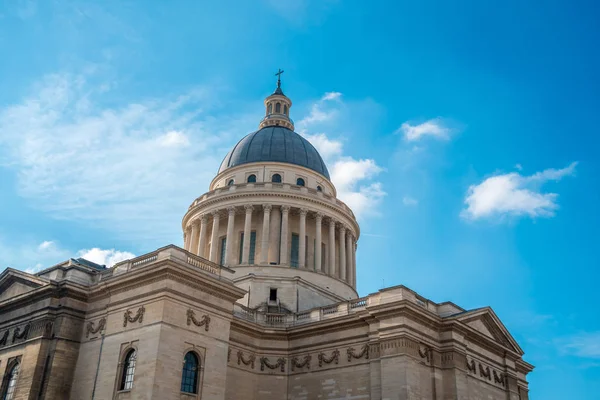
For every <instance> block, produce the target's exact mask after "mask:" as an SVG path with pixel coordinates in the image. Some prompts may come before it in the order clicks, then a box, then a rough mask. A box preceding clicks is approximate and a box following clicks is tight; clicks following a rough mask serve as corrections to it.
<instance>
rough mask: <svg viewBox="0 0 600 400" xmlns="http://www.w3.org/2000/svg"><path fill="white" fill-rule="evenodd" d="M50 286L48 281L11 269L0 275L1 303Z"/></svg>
mask: <svg viewBox="0 0 600 400" xmlns="http://www.w3.org/2000/svg"><path fill="white" fill-rule="evenodd" d="M46 284H48V282H47V281H45V280H43V279H40V278H39V277H37V276H35V275H31V274H28V273H26V272H22V271H17V270H14V269H11V268H8V269H6V270H5V271H4V272H3V273H2V274H0V302H2V301H5V300H9V299H12V298H14V297H16V296H19V295H22V294H25V293H27V292H30V291H32V290H35V289H37V288H39V287H41V286H44V285H46Z"/></svg>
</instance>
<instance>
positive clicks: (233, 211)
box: [227, 206, 235, 215]
mask: <svg viewBox="0 0 600 400" xmlns="http://www.w3.org/2000/svg"><path fill="white" fill-rule="evenodd" d="M227 212H228V213H229V215H232V214H235V207H234V206H230V207H227Z"/></svg>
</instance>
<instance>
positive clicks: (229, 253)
mask: <svg viewBox="0 0 600 400" xmlns="http://www.w3.org/2000/svg"><path fill="white" fill-rule="evenodd" d="M227 212H228V217H227V239H226V240H225V265H226V266H231V265H233V242H234V241H235V239H234V237H233V227H234V226H235V207H229V208H227Z"/></svg>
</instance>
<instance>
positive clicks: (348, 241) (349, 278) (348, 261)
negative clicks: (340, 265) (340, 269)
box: [346, 230, 352, 286]
mask: <svg viewBox="0 0 600 400" xmlns="http://www.w3.org/2000/svg"><path fill="white" fill-rule="evenodd" d="M346 282H348V285H350V286H352V234H351V233H350V230H348V234H347V235H346Z"/></svg>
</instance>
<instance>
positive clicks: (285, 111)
mask: <svg viewBox="0 0 600 400" xmlns="http://www.w3.org/2000/svg"><path fill="white" fill-rule="evenodd" d="M283 114H284V115H288V106H287V104H284V105H283Z"/></svg>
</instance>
